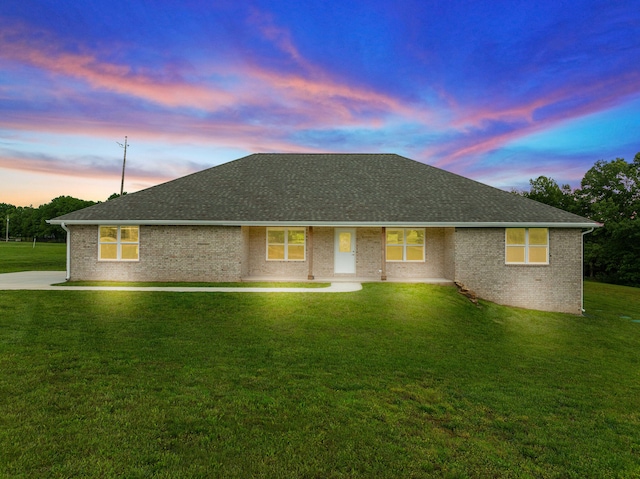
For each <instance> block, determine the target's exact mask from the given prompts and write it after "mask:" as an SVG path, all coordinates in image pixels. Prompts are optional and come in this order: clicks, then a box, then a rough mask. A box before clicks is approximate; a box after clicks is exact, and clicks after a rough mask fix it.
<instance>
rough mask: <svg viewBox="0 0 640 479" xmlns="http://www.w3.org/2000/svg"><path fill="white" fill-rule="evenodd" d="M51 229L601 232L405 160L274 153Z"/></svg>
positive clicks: (90, 211) (88, 211) (66, 219)
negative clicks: (562, 229)
mask: <svg viewBox="0 0 640 479" xmlns="http://www.w3.org/2000/svg"><path fill="white" fill-rule="evenodd" d="M50 222H51V223H53V224H61V223H65V224H113V223H118V224H127V223H128V224H132V223H135V224H163V225H174V224H221V225H277V224H283V225H284V224H287V225H298V224H304V225H346V224H348V225H353V226H358V225H378V226H385V225H386V226H391V225H396V226H401V225H411V226H446V225H449V226H509V225H515V224H522V225H523V226H524V225H529V226H537V225H546V226H562V227H575V228H587V227H592V226H596V223H594V222H592V221H590V220H588V219H585V218H582V217H580V216H576V215H574V214H571V213H567V212H566V211H562V210H559V209H557V208H553V207H551V206H547V205H544V204H541V203H538V202H536V201H532V200H529V199H527V198H523V197H520V196H517V195H514V194H512V193H509V192H506V191H502V190H499V189H496V188H493V187H491V186H487V185H484V184H482V183H478V182H476V181H473V180H470V179H468V178H464V177H462V176H458V175H455V174H453V173H449V172H447V171H444V170H441V169H438V168H435V167H432V166H429V165H426V164H424V163H420V162H417V161H414V160H411V159H408V158H404V157H402V156H399V155H394V154H275V153H259V154H254V155H249V156H246V157H244V158H240V159H238V160H235V161H231V162H229V163H224V164H222V165H219V166H215V167H213V168H209V169H207V170H204V171H200V172H198V173H194V174H192V175H188V176H185V177H182V178H178V179H176V180H173V181H169V182H167V183H163V184H161V185H157V186H154V187H152V188H148V189H146V190H142V191H139V192H137V193H132V194H129V195H126V196H122V197H120V198H117V199H114V200H110V201H107V202H105V203H99V204H97V205H94V206H91V207H89V208H85V209H82V210H79V211H75V212H73V213H69V214H66V215H63V216H59V217H57V218H54V219H53V220H51V221H50Z"/></svg>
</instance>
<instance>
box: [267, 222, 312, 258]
mask: <svg viewBox="0 0 640 479" xmlns="http://www.w3.org/2000/svg"><path fill="white" fill-rule="evenodd" d="M305 258H306V231H305V229H304V228H267V261H304V260H305Z"/></svg>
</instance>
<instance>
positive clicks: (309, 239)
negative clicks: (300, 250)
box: [307, 226, 314, 279]
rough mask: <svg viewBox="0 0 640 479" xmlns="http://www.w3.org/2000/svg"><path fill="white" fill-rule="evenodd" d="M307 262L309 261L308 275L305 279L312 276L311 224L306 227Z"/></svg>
mask: <svg viewBox="0 0 640 479" xmlns="http://www.w3.org/2000/svg"><path fill="white" fill-rule="evenodd" d="M307 262H308V263H309V275H308V276H307V279H314V277H313V226H309V227H308V228H307Z"/></svg>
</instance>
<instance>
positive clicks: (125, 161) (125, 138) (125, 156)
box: [116, 136, 127, 196]
mask: <svg viewBox="0 0 640 479" xmlns="http://www.w3.org/2000/svg"><path fill="white" fill-rule="evenodd" d="M116 143H118V145H120V148H124V158H123V159H122V181H121V182H120V196H122V194H123V192H124V167H125V164H126V163H127V137H126V136H125V137H124V145H123V144H122V143H119V142H116Z"/></svg>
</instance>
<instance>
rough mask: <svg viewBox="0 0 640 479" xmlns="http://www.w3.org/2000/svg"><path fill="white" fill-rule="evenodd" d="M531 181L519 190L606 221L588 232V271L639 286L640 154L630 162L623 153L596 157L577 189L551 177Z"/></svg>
mask: <svg viewBox="0 0 640 479" xmlns="http://www.w3.org/2000/svg"><path fill="white" fill-rule="evenodd" d="M529 185H530V190H529V191H525V192H522V193H519V194H521V195H522V196H526V197H527V198H531V199H533V200H536V201H540V202H541V203H545V204H548V205H551V206H555V207H557V208H561V209H564V210H566V211H570V212H572V213H577V214H579V215H581V216H585V217H587V218H590V219H592V220H594V221H598V222H600V223H603V224H604V226H603V227H601V228H596V229H595V231H594V232H593V233H591V234H589V235H587V236H586V237H585V244H584V262H585V271H586V272H587V274H588V275H589V276H591V277H595V278H598V279H601V280H603V281H608V282H613V283H619V284H627V285H632V286H640V220H638V214H639V213H640V153H638V154H636V156H635V158H634V160H633V161H632V162H631V163H629V162H627V161H625V160H624V159H622V158H616V159H615V160H612V161H605V160H599V161H597V162H596V163H595V164H594V165H593V167H591V168H590V169H589V171H587V172H586V173H585V175H584V178H583V179H582V181H581V183H580V188H578V189H576V190H575V191H573V192H572V191H571V187H570V186H569V185H562V186H558V184H557V183H556V182H555V180H553V179H552V178H548V177H546V176H539V177H538V178H536V179H535V180H529Z"/></svg>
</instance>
